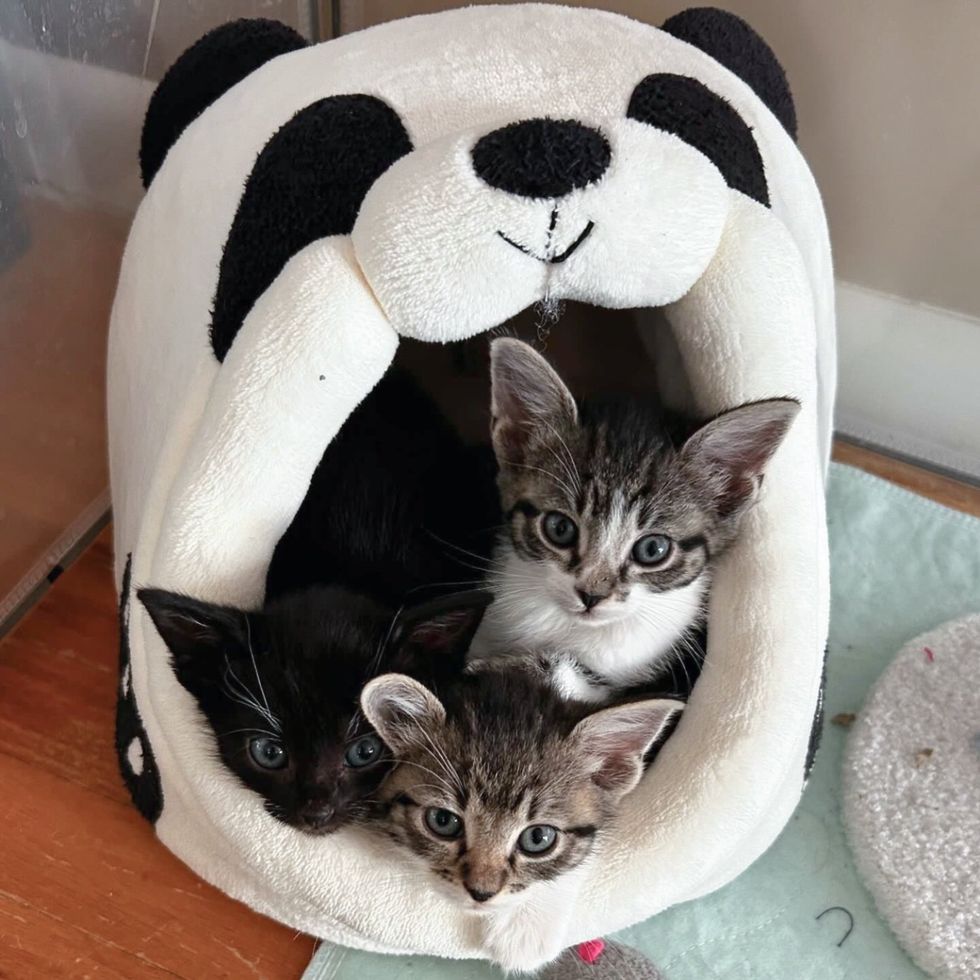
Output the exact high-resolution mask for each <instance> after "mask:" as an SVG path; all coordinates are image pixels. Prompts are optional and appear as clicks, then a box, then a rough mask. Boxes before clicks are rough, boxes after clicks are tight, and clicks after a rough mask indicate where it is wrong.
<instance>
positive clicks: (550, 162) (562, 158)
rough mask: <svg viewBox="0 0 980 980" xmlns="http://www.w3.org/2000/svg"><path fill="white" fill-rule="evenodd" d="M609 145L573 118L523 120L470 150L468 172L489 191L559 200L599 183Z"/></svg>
mask: <svg viewBox="0 0 980 980" xmlns="http://www.w3.org/2000/svg"><path fill="white" fill-rule="evenodd" d="M610 155H611V154H610V150H609V143H608V142H607V140H606V138H605V136H603V135H602V133H600V132H599V131H598V130H595V129H590V128H589V127H588V126H583V125H582V123H579V122H575V121H574V120H572V119H526V120H525V121H524V122H518V123H511V124H510V125H509V126H504V127H502V128H501V129H495V130H494V131H493V132H492V133H487V135H486V136H484V137H482V138H481V139H480V140H479V142H478V143H477V144H476V146H474V147H473V169H474V170H475V171H476V173H477V176H478V177H480V178H481V179H482V180H484V181H485V182H486V183H488V184H489V185H490V186H491V187H497V188H499V189H500V190H502V191H507V193H509V194H518V195H519V196H521V197H531V198H550V197H564V195H566V194H568V193H569V192H570V191H573V190H576V189H577V188H579V187H585V186H586V185H587V184H591V183H593V182H594V181H596V180H598V179H599V178H600V177H601V176H602V175H603V174H604V173H605V172H606V168H607V167H608V166H609V158H610Z"/></svg>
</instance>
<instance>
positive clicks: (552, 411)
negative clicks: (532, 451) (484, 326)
mask: <svg viewBox="0 0 980 980" xmlns="http://www.w3.org/2000/svg"><path fill="white" fill-rule="evenodd" d="M490 381H491V397H490V410H491V415H492V421H491V426H492V428H491V432H492V434H493V448H494V451H495V452H496V454H497V460H498V462H499V463H500V464H501V466H505V465H507V464H508V463H521V462H523V460H524V456H525V450H526V448H527V444H528V442H529V441H530V439H531V438H532V437H533V436H534V435H535V433H541V432H543V433H544V434H547V432H548V429H549V427H551V428H552V429H553V430H557V431H559V432H561V431H562V430H563V429H568V428H569V427H571V426H574V425H575V424H576V423H577V421H578V410H577V409H576V407H575V399H574V398H573V397H572V393H571V392H570V391H569V390H568V388H566V387H565V382H564V381H562V379H561V378H560V377H559V376H558V374H557V373H556V372H555V370H554V368H552V366H551V365H550V364H549V363H548V362H547V361H546V360H545V359H544V358H543V357H542V356H541V355H540V354H539V353H538V352H537V351H536V350H535V349H534V348H533V347H531V346H530V345H529V344H525V343H524V341H522V340H515V339H514V338H513V337H499V338H498V339H497V340H495V341H493V343H492V344H491V345H490Z"/></svg>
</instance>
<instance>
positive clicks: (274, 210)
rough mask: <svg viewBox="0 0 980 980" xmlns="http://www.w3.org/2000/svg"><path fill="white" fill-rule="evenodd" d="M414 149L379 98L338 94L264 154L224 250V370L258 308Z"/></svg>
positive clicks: (217, 339) (220, 316) (217, 337)
mask: <svg viewBox="0 0 980 980" xmlns="http://www.w3.org/2000/svg"><path fill="white" fill-rule="evenodd" d="M411 150H412V142H411V140H410V139H409V137H408V133H407V132H406V131H405V127H404V126H403V125H402V121H401V119H399V117H398V113H396V112H395V110H394V109H392V108H391V107H390V106H389V105H387V104H386V103H384V102H382V101H381V99H378V98H375V97H374V96H373V95H334V96H330V97H329V98H326V99H320V100H319V101H318V102H314V103H313V104H312V105H309V106H307V107H306V108H304V109H301V110H300V111H299V112H297V113H296V115H295V116H293V118H292V119H290V120H289V122H287V123H286V124H285V125H284V126H283V127H282V128H281V129H280V130H279V131H278V132H277V133H276V134H275V135H274V136H273V137H272V138H271V139H270V140H269V142H268V143H266V145H265V146H264V147H263V148H262V151H261V153H259V155H258V158H257V159H256V161H255V166H254V167H253V168H252V172H251V174H249V177H248V180H247V181H246V184H245V192H244V194H243V195H242V199H241V201H240V202H239V204H238V210H237V212H236V213H235V219H234V221H233V222H232V226H231V231H230V232H229V234H228V240H227V241H226V242H225V248H224V252H223V254H222V256H221V265H220V268H219V274H218V286H217V289H216V291H215V296H214V314H213V316H212V319H211V347H212V349H213V350H214V354H215V357H217V358H218V360H219V361H223V360H224V358H225V355H226V354H227V353H228V351H229V349H230V348H231V345H232V341H233V340H234V339H235V335H236V334H237V333H238V330H239V328H240V327H241V325H242V321H243V320H244V319H245V317H246V316H247V315H248V312H249V310H251V308H252V306H253V304H254V303H255V301H256V300H257V299H258V298H259V296H261V295H262V293H263V292H265V290H266V289H267V288H268V287H269V286H270V285H271V283H272V281H273V280H274V279H275V278H276V276H278V275H279V273H280V272H281V271H282V268H283V266H284V265H285V264H286V263H287V262H288V261H289V259H290V258H291V257H292V256H293V255H295V254H296V253H297V252H299V251H300V250H301V249H303V248H305V247H306V246H307V245H309V244H310V243H311V242H314V241H316V240H317V239H319V238H326V237H327V236H329V235H348V234H350V232H351V229H352V228H353V227H354V221H355V220H356V218H357V212H358V211H359V210H360V208H361V203H362V202H363V200H364V196H365V195H366V194H367V192H368V191H369V190H370V189H371V185H372V184H373V183H374V182H375V181H376V180H377V179H378V177H380V176H381V175H382V174H383V173H384V172H385V171H386V170H387V169H388V168H389V167H390V166H391V165H392V164H393V163H394V162H395V161H396V160H398V159H400V158H401V157H403V156H405V154H406V153H409V152H411Z"/></svg>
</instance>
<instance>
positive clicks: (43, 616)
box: [0, 444, 980, 980]
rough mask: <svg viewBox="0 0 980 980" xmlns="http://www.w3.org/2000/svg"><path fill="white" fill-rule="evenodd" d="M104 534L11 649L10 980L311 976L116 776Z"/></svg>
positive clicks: (943, 486)
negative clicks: (200, 873) (214, 883)
mask: <svg viewBox="0 0 980 980" xmlns="http://www.w3.org/2000/svg"><path fill="white" fill-rule="evenodd" d="M835 456H836V457H837V458H839V459H841V460H844V461H846V462H848V463H851V464H853V465H857V466H861V467H862V468H864V469H867V470H869V471H871V472H874V473H877V474H878V475H881V476H884V477H885V478H886V479H892V480H894V481H895V482H897V483H900V484H902V485H904V486H907V487H909V488H910V489H912V490H915V491H917V492H919V493H922V494H923V495H925V496H929V497H931V498H933V499H935V500H937V501H939V502H940V503H943V504H947V505H949V506H952V507H956V508H959V509H960V510H964V511H968V512H970V513H974V514H978V515H980V489H977V488H974V487H968V486H965V485H963V484H960V483H957V482H956V481H951V480H946V479H944V478H937V477H935V476H934V475H932V474H929V473H927V472H925V471H923V470H919V469H917V468H915V467H910V466H908V465H907V464H901V463H895V462H893V461H891V460H888V459H885V458H884V457H881V456H877V455H875V454H874V453H869V452H868V451H867V450H864V449H860V448H857V447H853V446H848V445H843V444H840V445H838V447H837V449H836V451H835ZM116 642H117V641H116V610H115V595H114V592H113V586H112V576H111V555H110V551H109V538H108V534H107V532H103V534H102V535H100V537H99V538H98V539H97V540H96V541H95V543H94V544H93V545H92V546H91V547H90V548H89V549H88V550H87V551H86V552H85V554H84V555H83V556H82V557H81V558H80V559H79V560H78V561H77V562H76V563H75V564H74V565H73V566H72V567H71V568H69V569H68V571H67V572H65V574H64V575H62V576H61V578H60V579H58V581H57V582H56V583H55V584H54V586H53V587H52V588H51V590H50V591H49V592H48V593H47V595H46V596H45V597H44V599H43V600H42V601H41V602H40V604H39V605H38V606H37V607H36V608H35V609H34V610H33V611H32V612H31V613H30V614H29V615H28V616H27V617H26V618H25V619H24V620H22V621H21V623H20V624H19V626H18V627H17V628H16V630H15V631H14V632H13V634H11V635H10V636H9V637H7V638H6V639H5V640H4V641H3V643H2V644H0V786H2V788H3V789H2V796H0V800H2V802H0V828H2V835H3V837H2V844H0V854H2V857H0V869H2V870H0V977H3V978H8V977H9V978H16V980H22V978H31V977H42V978H46V977H72V978H75V977H125V978H138V977H162V976H171V977H173V976H176V977H187V978H195V980H196V978H212V977H235V978H238V977H270V978H295V977H298V976H299V975H300V973H301V972H302V970H303V968H304V966H305V964H306V963H307V962H308V960H309V958H310V956H311V954H312V952H313V948H314V942H313V940H312V939H310V938H309V937H307V936H301V935H297V934H295V933H294V932H292V931H291V930H288V929H285V928H283V927H282V926H279V925H276V924H275V923H273V922H271V921H269V920H268V919H263V918H261V917H260V916H258V915H255V914H254V913H252V912H250V911H249V910H248V909H246V908H244V907H243V906H241V905H239V904H237V903H236V902H233V901H232V900H231V899H229V898H226V897H225V896H223V895H221V894H219V893H218V892H217V891H215V890H214V889H213V888H211V887H210V886H208V885H205V884H203V883H202V882H201V881H199V880H198V879H197V878H196V877H195V876H194V875H193V874H192V873H191V872H190V871H189V870H187V869H186V868H185V867H184V866H183V865H181V864H180V862H179V861H177V859H176V858H174V857H173V856H172V855H171V854H170V853H169V852H167V851H166V850H165V849H164V848H163V847H162V846H161V845H160V844H159V843H158V842H157V841H156V840H155V838H154V836H153V834H152V831H151V829H150V827H149V826H148V825H147V824H146V823H144V821H143V820H142V818H140V817H139V816H138V815H137V813H136V811H135V810H134V809H133V808H132V806H131V805H130V804H129V802H128V799H127V797H126V794H125V792H124V790H123V788H122V784H121V782H120V780H119V777H118V775H117V773H116V764H115V758H114V754H113V749H112V726H113V712H114V704H115V686H116V668H115V660H116Z"/></svg>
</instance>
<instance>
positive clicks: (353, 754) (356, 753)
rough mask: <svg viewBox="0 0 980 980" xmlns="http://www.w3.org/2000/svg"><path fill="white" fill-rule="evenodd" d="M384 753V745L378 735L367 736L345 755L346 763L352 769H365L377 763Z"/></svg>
mask: <svg viewBox="0 0 980 980" xmlns="http://www.w3.org/2000/svg"><path fill="white" fill-rule="evenodd" d="M383 751H384V744H383V743H382V741H381V739H380V738H378V736H377V735H365V736H364V737H363V738H359V739H358V740H357V741H356V742H355V743H354V744H353V745H351V747H350V748H349V749H348V750H347V752H346V754H345V755H344V762H346V763H347V765H349V766H350V767H351V769H363V768H364V767H365V766H369V765H371V763H372V762H377V761H378V759H380V758H381V753H382V752H383Z"/></svg>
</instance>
